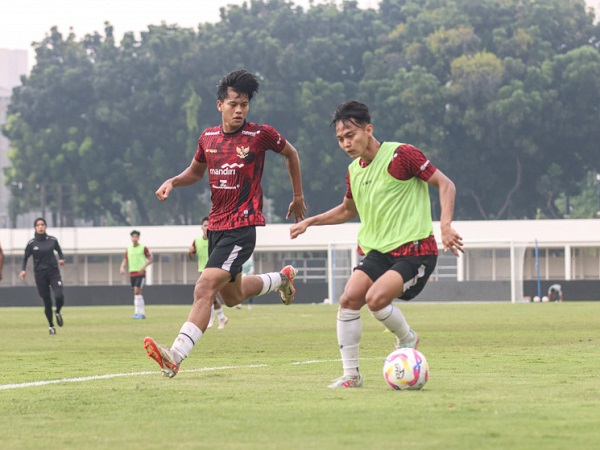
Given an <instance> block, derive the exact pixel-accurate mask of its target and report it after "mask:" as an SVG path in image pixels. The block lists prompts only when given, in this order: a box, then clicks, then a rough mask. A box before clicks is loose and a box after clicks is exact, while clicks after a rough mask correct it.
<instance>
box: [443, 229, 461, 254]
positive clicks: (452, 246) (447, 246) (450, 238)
mask: <svg viewBox="0 0 600 450" xmlns="http://www.w3.org/2000/svg"><path fill="white" fill-rule="evenodd" d="M442 243H443V244H444V251H445V252H447V251H448V250H450V251H451V252H452V253H453V254H454V256H459V254H458V252H461V253H464V252H465V250H464V248H463V242H462V237H461V236H460V235H459V234H458V233H457V232H456V230H455V229H454V228H452V227H451V226H449V225H448V226H447V227H442Z"/></svg>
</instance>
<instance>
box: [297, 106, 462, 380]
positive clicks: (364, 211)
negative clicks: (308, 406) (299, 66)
mask: <svg viewBox="0 0 600 450" xmlns="http://www.w3.org/2000/svg"><path fill="white" fill-rule="evenodd" d="M332 125H333V126H335V134H336V137H337V140H338V144H339V145H340V147H341V148H342V150H344V151H345V152H346V153H347V154H348V155H349V156H350V157H351V158H352V159H353V161H352V163H351V164H350V165H349V166H348V173H347V175H346V195H345V197H344V200H343V202H342V203H341V204H340V205H338V206H336V207H335V208H332V209H330V210H329V211H326V212H324V213H322V214H319V215H317V216H314V217H309V218H307V219H305V220H303V221H301V222H299V223H296V224H295V225H292V226H291V228H290V237H291V238H292V239H294V238H296V237H298V236H299V235H300V234H302V233H304V232H305V231H306V229H307V228H308V227H309V226H313V225H334V224H339V223H344V222H348V221H350V220H352V219H354V218H355V217H357V216H360V221H361V224H360V228H359V231H358V245H359V251H360V252H361V253H362V254H364V255H366V256H365V257H364V259H363V260H362V261H361V262H360V263H359V265H358V266H357V267H356V268H355V269H354V271H353V273H352V275H351V276H350V279H349V280H348V283H347V284H346V287H345V289H344V293H343V294H342V296H341V297H340V306H339V310H338V316H337V336H338V343H339V347H340V353H341V356H342V364H343V369H344V374H343V375H342V377H340V378H338V379H337V380H335V381H334V382H333V384H331V385H330V386H329V387H331V388H357V387H361V386H362V384H363V380H362V376H361V374H360V372H359V370H358V366H359V364H358V360H359V358H358V349H359V344H360V339H361V335H362V325H361V321H360V310H361V308H362V307H363V306H364V305H367V306H368V308H369V310H370V311H371V314H373V316H374V317H375V318H376V319H377V320H379V321H380V322H381V323H382V324H383V325H384V326H385V327H386V328H387V329H389V330H390V331H391V332H392V333H394V334H395V335H396V339H397V340H396V346H397V347H399V348H401V347H412V348H416V347H417V344H418V343H419V338H418V336H417V334H416V333H415V332H414V331H412V330H411V328H410V326H409V325H408V323H407V321H406V319H405V317H404V315H403V314H402V312H401V311H400V309H399V308H397V307H396V306H394V304H393V303H392V302H393V300H394V299H396V298H399V299H402V300H410V299H412V298H414V297H415V296H417V295H418V294H419V292H421V290H422V289H423V287H424V286H425V284H426V283H427V280H428V278H429V276H430V275H431V273H432V272H433V269H434V268H435V264H436V261H437V253H438V250H437V243H436V240H435V237H434V235H433V225H432V221H431V207H430V202H429V191H428V185H430V184H431V185H434V186H435V187H437V188H438V190H439V196H440V205H441V215H440V217H441V219H440V222H441V229H442V242H443V245H444V250H445V251H446V250H450V251H451V252H452V253H453V254H454V255H455V256H458V255H459V252H464V250H463V244H462V238H461V237H460V235H459V234H458V233H457V232H456V231H455V230H454V228H452V217H453V214H454V198H455V195H456V188H455V186H454V183H453V182H452V181H451V180H450V179H449V178H448V177H447V176H446V175H444V174H443V173H442V172H441V171H440V170H438V169H437V168H436V167H435V166H434V165H433V164H432V163H431V162H430V161H429V160H428V159H426V158H425V156H424V155H423V153H421V151H419V150H418V149H417V148H416V147H414V146H412V145H408V144H401V143H398V142H380V141H378V140H377V139H376V138H375V136H374V135H373V125H372V124H371V116H370V113H369V108H368V107H367V105H365V104H363V103H360V102H357V101H349V102H346V103H344V104H342V105H340V106H338V107H337V109H336V110H335V112H334V115H333V120H332Z"/></svg>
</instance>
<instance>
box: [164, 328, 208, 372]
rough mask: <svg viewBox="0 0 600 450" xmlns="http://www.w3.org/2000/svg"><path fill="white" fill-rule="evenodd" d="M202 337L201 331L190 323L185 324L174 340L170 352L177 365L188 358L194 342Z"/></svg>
mask: <svg viewBox="0 0 600 450" xmlns="http://www.w3.org/2000/svg"><path fill="white" fill-rule="evenodd" d="M201 337H202V331H200V328H198V327H197V326H196V325H194V324H193V323H192V322H185V323H184V324H183V326H182V327H181V330H179V334H178V335H177V337H176V338H175V341H174V342H173V345H172V346H171V350H172V351H173V354H174V355H175V360H176V362H177V364H180V363H181V361H183V360H184V359H185V358H187V357H188V355H189V354H190V352H191V351H192V348H194V345H196V342H198V340H199V339H200V338H201Z"/></svg>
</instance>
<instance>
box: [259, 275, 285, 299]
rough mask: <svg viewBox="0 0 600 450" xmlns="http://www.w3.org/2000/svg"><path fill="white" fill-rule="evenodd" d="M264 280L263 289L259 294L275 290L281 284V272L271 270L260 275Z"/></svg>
mask: <svg viewBox="0 0 600 450" xmlns="http://www.w3.org/2000/svg"><path fill="white" fill-rule="evenodd" d="M258 276H259V277H260V279H261V280H262V282H263V287H262V290H261V291H260V293H259V294H258V295H263V294H268V293H269V292H275V291H276V290H277V289H278V288H279V286H281V281H282V278H281V274H280V273H279V272H269V273H263V274H261V275H258Z"/></svg>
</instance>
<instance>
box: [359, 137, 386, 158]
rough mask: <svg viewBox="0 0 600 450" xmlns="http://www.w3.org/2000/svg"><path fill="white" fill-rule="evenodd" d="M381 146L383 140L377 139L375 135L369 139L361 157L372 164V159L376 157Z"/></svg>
mask: <svg viewBox="0 0 600 450" xmlns="http://www.w3.org/2000/svg"><path fill="white" fill-rule="evenodd" d="M380 147H381V142H379V141H378V140H377V139H375V138H374V137H373V136H371V138H370V139H369V143H368V144H367V149H366V150H365V152H364V153H363V154H362V156H361V158H362V159H363V161H365V163H367V165H368V164H371V161H373V160H374V159H375V156H377V152H379V148H380Z"/></svg>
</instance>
